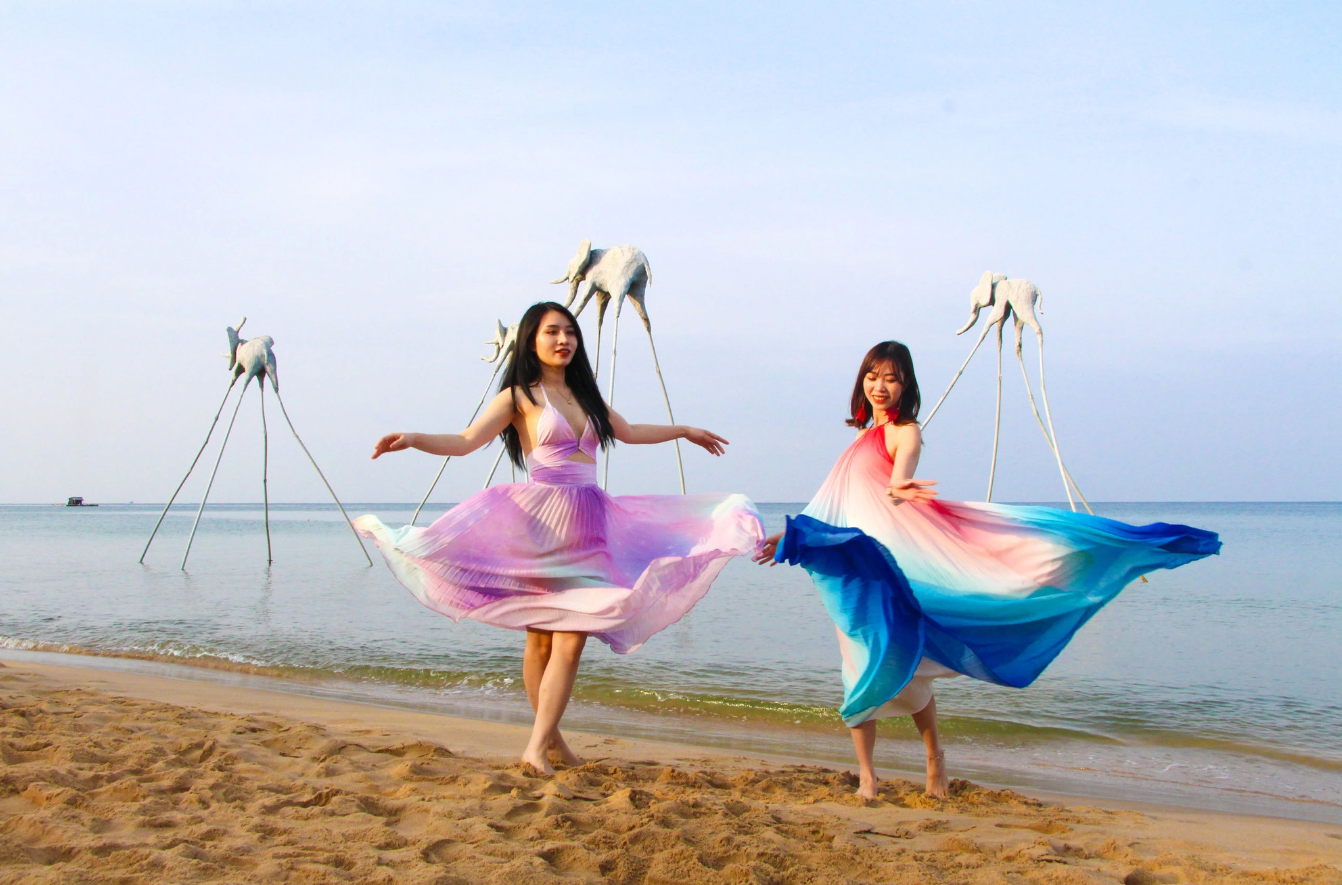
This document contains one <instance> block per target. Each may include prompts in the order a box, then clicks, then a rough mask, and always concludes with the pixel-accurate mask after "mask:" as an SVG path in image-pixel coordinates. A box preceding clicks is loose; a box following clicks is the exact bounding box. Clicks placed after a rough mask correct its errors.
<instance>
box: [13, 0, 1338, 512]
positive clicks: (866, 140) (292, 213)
mask: <svg viewBox="0 0 1342 885" xmlns="http://www.w3.org/2000/svg"><path fill="white" fill-rule="evenodd" d="M1339 46H1342V12H1340V11H1339V7H1338V6H1336V5H1335V4H1297V5H1294V6H1289V7H1288V6H1283V5H1280V4H1226V3H1215V4H1212V3H1208V4H1179V5H1176V4H1168V3H1160V4H1154V3H1152V4H1141V3H1121V4H1120V3H1115V4H1108V5H1097V4H1062V3H1059V4H1020V3H1010V4H965V3H959V4H947V3H929V4H921V5H901V6H898V7H894V6H893V5H892V4H872V5H860V4H842V3H840V4H835V3H827V4H811V5H801V4H726V3H720V2H715V3H711V4H710V3H706V4H688V3H679V4H647V5H639V4H630V3H619V4H601V3H584V4H581V5H571V6H566V7H561V6H556V5H554V4H536V5H529V4H492V5H484V4H482V5H476V6H461V7H454V6H451V5H448V4H430V3H418V4H417V3H376V4H375V3H344V4H338V3H300V2H286V3H272V4H262V3H207V2H199V3H188V2H154V3H117V4H105V3H60V2H50V0H43V2H31V3H16V2H2V3H0V83H2V84H3V88H2V89H0V302H3V306H4V310H3V315H4V318H5V321H6V323H5V325H6V332H7V334H6V336H5V337H6V342H7V343H6V352H7V356H8V360H7V364H8V366H9V383H8V384H7V385H6V389H5V392H4V394H3V396H0V456H3V459H4V463H5V464H6V465H7V469H6V470H4V471H3V472H0V501H7V502H25V501H48V500H58V499H61V498H63V497H64V496H66V495H71V494H83V495H85V496H87V497H88V498H89V499H90V500H103V501H124V500H136V501H162V500H164V499H165V498H166V497H167V495H168V494H169V493H170V492H171V490H172V488H173V487H174V486H175V485H176V482H177V480H178V479H179V478H180V476H181V474H182V472H183V471H184V470H185V469H186V466H187V464H188V463H189V461H190V458H191V456H192V455H193V454H194V452H195V449H196V447H197V446H198V445H199V442H200V440H201V439H202V438H203V437H204V433H205V430H206V427H207V426H208V423H209V419H210V417H211V416H212V415H213V413H214V409H215V407H216V405H217V403H218V399H219V397H220V396H222V394H223V390H224V388H225V387H226V385H227V373H226V371H225V363H224V360H222V359H221V358H220V357H219V356H218V355H219V354H220V353H222V352H223V350H224V347H225V337H224V331H223V328H224V326H225V325H227V324H230V323H233V322H236V321H237V319H238V318H239V317H240V316H242V315H244V314H245V315H246V316H248V317H249V320H248V324H247V328H246V330H245V332H244V334H270V335H272V336H274V338H275V340H276V353H277V356H278V359H279V366H280V377H281V379H282V390H283V392H284V394H285V399H286V402H287V403H288V405H289V410H290V413H291V414H292V416H293V417H294V419H295V421H296V422H297V423H298V426H299V429H300V431H301V432H303V434H304V437H305V439H306V440H307V442H308V443H309V445H310V447H311V448H312V449H313V452H314V454H316V455H317V457H318V459H319V460H320V461H321V463H322V465H323V467H324V468H325V469H326V470H327V473H328V475H329V476H330V478H331V480H332V482H333V483H334V484H335V486H336V489H337V490H338V491H339V492H340V493H341V495H342V497H343V498H345V499H348V500H356V501H357V500H363V501H368V500H375V501H392V500H414V499H418V497H419V496H420V494H422V492H423V489H424V488H425V487H426V485H427V483H428V481H429V479H430V478H431V476H432V474H433V472H434V470H435V469H436V462H435V461H434V459H431V458H429V457H428V456H423V455H404V456H400V457H398V458H388V459H384V460H380V461H378V462H376V463H373V462H370V461H368V460H367V453H368V451H369V450H370V448H371V444H372V441H373V440H374V439H375V438H376V437H377V436H378V435H379V434H381V433H382V432H385V431H388V430H394V429H414V430H456V429H459V428H460V426H461V425H462V424H463V422H464V420H465V418H466V417H467V415H468V414H469V412H470V409H471V407H472V406H473V405H474V403H475V400H476V399H477V398H478V396H479V394H480V391H481V389H482V386H483V385H484V383H485V381H486V379H487V378H488V372H489V367H488V366H487V365H486V364H484V363H482V362H480V361H479V359H478V357H479V355H480V354H482V353H483V352H484V348H483V345H482V343H481V342H483V340H484V339H486V338H487V337H489V335H490V333H491V329H492V327H493V322H494V320H495V319H496V318H502V319H504V320H505V321H508V320H511V319H515V318H516V316H517V315H518V314H520V312H521V310H522V309H524V308H525V307H526V305H528V304H530V303H531V302H533V301H536V300H541V299H543V298H552V297H558V296H560V295H562V290H561V288H560V287H557V286H556V287H551V286H548V285H546V281H548V280H549V279H552V278H554V277H556V276H559V275H560V274H561V273H562V272H563V268H564V266H565V264H566V263H567V262H568V259H569V257H570V256H571V255H572V253H573V251H574V249H575V248H576V246H577V243H578V241H579V240H581V239H582V238H584V237H588V238H590V239H592V241H593V242H594V243H595V244H596V245H597V246H599V247H600V246H609V245H615V244H619V243H626V242H627V243H634V244H636V245H638V246H639V247H641V248H642V249H643V250H644V251H645V252H646V253H647V254H648V256H649V258H650V261H651V264H652V268H653V283H652V286H651V289H650V291H649V296H648V305H649V311H650V312H651V314H652V316H653V322H654V331H655V332H656V334H657V341H658V352H659V354H660V356H661V358H662V362H663V369H664V370H665V372H666V376H667V381H668V385H669V387H670V390H671V396H672V401H673V404H674V405H675V406H676V408H677V417H678V418H680V420H682V421H685V422H689V423H696V424H700V425H703V426H707V427H710V428H712V429H715V430H717V431H719V432H721V433H723V434H724V435H726V436H727V437H728V438H729V439H731V440H732V442H733V446H732V448H731V453H730V454H729V456H728V457H726V458H724V459H722V460H720V461H712V460H711V459H709V458H708V457H707V456H702V455H699V454H697V453H694V452H688V451H687V452H686V470H687V474H688V476H689V482H690V486H691V488H692V489H695V490H703V491H707V490H736V491H742V492H745V493H747V494H749V495H751V496H753V497H755V498H757V499H759V500H765V501H772V500H804V499H805V498H807V497H809V495H810V494H811V492H812V491H813V490H814V488H815V487H816V486H817V485H818V483H819V481H820V480H821V479H822V478H823V476H824V474H825V472H826V471H827V470H828V469H829V466H830V465H831V464H832V463H833V460H834V458H835V457H836V456H837V455H838V453H839V451H840V450H841V449H842V448H843V446H844V445H845V444H846V441H847V439H848V431H847V430H846V428H844V427H843V425H842V419H843V417H844V412H845V404H846V401H847V396H848V391H849V389H850V387H851V384H852V378H853V375H854V373H855V370H856V366H857V363H858V361H859V359H860V358H861V355H862V353H863V352H864V351H865V349H866V348H867V347H868V346H870V345H871V344H873V343H875V342H876V341H878V340H881V339H884V338H898V339H900V340H903V341H905V342H906V343H908V344H909V345H910V347H911V348H912V349H913V352H914V356H915V359H916V360H917V366H918V371H919V376H920V380H921V381H922V384H923V390H924V397H925V399H926V400H927V401H928V402H929V403H930V402H932V401H935V399H936V398H937V397H938V396H939V395H940V393H941V390H942V389H943V388H944V387H945V385H946V383H947V382H948V381H949V379H950V376H951V374H952V373H953V372H954V370H955V368H956V367H957V366H958V365H959V362H960V361H961V360H962V359H963V358H964V355H965V354H967V353H968V348H969V347H970V345H971V344H972V341H971V340H968V338H969V336H964V337H961V338H956V337H955V335H954V332H955V330H956V329H958V328H959V327H960V325H961V324H962V323H963V322H964V320H965V318H966V316H967V312H968V309H967V305H968V297H969V291H970V289H971V288H972V287H973V285H974V283H975V281H976V280H977V279H978V276H979V274H981V273H982V272H983V271H984V270H988V269H992V270H995V271H1000V272H1004V273H1007V274H1009V275H1011V276H1013V277H1028V278H1030V279H1031V280H1033V281H1034V282H1035V283H1036V284H1038V286H1039V287H1040V288H1041V289H1042V290H1043V292H1044V293H1045V298H1044V306H1045V311H1044V314H1043V316H1042V320H1043V323H1044V328H1045V331H1046V334H1047V335H1048V343H1047V346H1046V356H1047V363H1048V371H1049V380H1050V384H1049V389H1050V393H1051V395H1052V402H1053V406H1054V417H1055V420H1056V424H1057V428H1058V432H1059V437H1060V442H1061V444H1062V447H1063V454H1064V456H1065V457H1066V458H1067V460H1068V463H1069V466H1070V468H1071V470H1072V473H1073V474H1074V475H1075V476H1076V478H1077V480H1078V482H1080V483H1081V486H1082V488H1083V489H1084V490H1085V491H1086V493H1087V494H1088V495H1089V496H1090V497H1092V498H1093V499H1099V500H1255V499H1267V500H1290V499H1302V500H1319V499H1337V498H1339V497H1342V466H1339V457H1338V455H1337V451H1338V443H1337V434H1338V431H1339V424H1340V423H1342V422H1339V418H1338V416H1339V414H1342V395H1339V393H1338V385H1337V383H1336V379H1337V377H1338V375H1339V370H1342V346H1339V345H1340V344H1342V333H1339V330H1338V322H1339V311H1338V310H1337V309H1336V307H1335V305H1336V302H1337V297H1336V294H1335V293H1336V292H1338V291H1339V288H1342V282H1339V280H1342V276H1340V275H1339V270H1340V269H1342V264H1340V263H1339V261H1338V259H1337V254H1338V252H1339V240H1340V239H1342V237H1340V236H1339V234H1342V94H1340V93H1342V62H1340V59H1339V55H1340V53H1339V49H1338V47H1339ZM584 319H585V320H586V321H589V322H590V320H591V319H594V318H587V317H585V318H584ZM624 319H625V320H626V321H630V320H632V319H633V318H632V315H631V314H626V316H625V317H624ZM623 326H624V327H623V329H622V334H621V338H620V341H621V355H620V374H619V383H618V387H617V395H616V407H617V408H618V409H620V410H621V411H622V412H623V413H624V414H625V415H626V416H627V417H629V418H631V419H634V420H650V421H656V420H659V419H660V418H661V417H662V416H663V415H664V411H663V409H662V406H661V402H660V395H659V394H658V393H657V389H656V387H655V381H654V378H653V376H652V372H651V365H650V360H649V356H648V347H647V341H646V336H645V335H644V334H643V331H642V329H641V328H640V327H639V326H638V324H637V322H636V321H632V322H625V323H624V324H623ZM608 328H609V327H608ZM590 331H591V330H590V329H589V333H590ZM1027 356H1030V357H1031V360H1032V359H1033V349H1032V348H1029V349H1027ZM992 358H993V356H992V353H991V352H990V351H988V350H985V351H983V352H981V354H980V356H979V357H977V358H976V362H975V363H974V364H972V365H971V367H970V370H969V372H967V373H966V376H965V378H964V379H963V380H962V381H961V384H960V386H959V387H957V389H956V391H955V393H954V394H952V397H951V399H950V400H949V402H948V405H947V406H946V407H944V409H943V411H942V413H941V414H939V415H938V416H937V419H936V421H935V422H934V423H933V425H932V427H931V428H930V429H929V432H928V434H927V454H926V456H925V459H924V466H923V468H922V469H921V471H920V473H922V474H924V475H926V476H929V477H931V478H935V479H938V480H940V481H941V483H942V488H943V491H944V492H945V493H946V494H948V495H950V496H952V497H957V498H969V499H973V498H981V497H982V495H983V492H984V487H985V485H986V478H987V469H988V456H989V450H990V446H991V432H992V409H993V404H992V397H993V368H992ZM1031 366H1032V371H1033V366H1034V363H1033V362H1031ZM1005 369H1006V374H1005V392H1004V400H1005V407H1004V412H1005V415H1004V430H1003V442H1002V461H1001V466H1000V468H999V482H1000V484H999V487H998V496H997V497H998V498H999V500H1041V499H1042V500H1057V499H1058V498H1060V492H1061V488H1060V483H1059V481H1058V479H1057V474H1056V470H1055V468H1054V467H1053V466H1052V464H1051V461H1050V459H1049V457H1048V453H1047V450H1046V449H1045V448H1044V443H1043V440H1042V437H1041V436H1040V435H1039V433H1038V431H1037V429H1035V427H1034V424H1033V418H1032V417H1031V415H1030V412H1029V408H1028V404H1027V403H1026V401H1025V398H1024V392H1023V390H1022V388H1021V382H1020V376H1019V369H1017V368H1016V367H1015V365H1014V362H1013V363H1009V364H1007V366H1006V367H1005ZM603 385H604V382H603ZM254 396H255V394H254V392H253V393H252V394H251V397H252V398H253V402H252V403H251V407H250V408H248V407H246V406H244V408H243V417H242V418H240V419H239V426H238V428H237V429H236V430H235V431H234V435H233V439H232V441H231V442H230V448H229V453H228V455H226V457H225V460H224V466H223V468H221V471H220V480H219V482H218V484H217V486H216V499H217V500H221V501H227V500H233V501H239V500H245V501H254V500H257V499H259V497H260V490H259V474H260V433H259V424H258V420H257V417H258V416H257V415H256V406H255V401H254ZM272 429H279V428H272ZM217 440H218V437H216V442H217ZM271 448H272V476H271V483H270V488H271V493H272V495H273V496H274V497H275V498H276V499H278V500H308V501H311V500H321V498H322V495H323V492H322V490H321V487H320V486H319V485H318V483H317V481H316V479H315V476H311V475H309V474H310V469H309V468H308V467H307V466H306V464H305V463H304V462H302V461H301V458H302V456H301V453H300V452H299V451H298V449H297V446H296V445H294V444H293V442H292V440H291V439H288V438H286V436H285V435H284V434H281V433H273V434H272V446H271ZM492 455H493V452H492V450H491V451H489V452H486V453H480V454H478V455H476V456H473V457H472V458H470V459H467V460H465V461H463V462H461V463H454V464H452V465H451V466H449V468H448V471H447V475H446V479H445V482H444V485H443V486H442V487H441V489H442V491H441V492H440V493H439V494H438V495H436V496H435V497H436V498H438V499H439V500H457V499H459V498H461V497H463V496H465V495H467V494H469V493H470V492H471V491H472V490H474V489H475V488H477V487H478V486H479V484H480V482H481V481H482V479H483V476H484V474H485V472H486V471H487V470H488V466H489V462H490V461H492ZM673 464H674V462H673V459H672V456H671V453H670V451H669V450H655V449H654V450H651V451H634V450H630V449H622V450H621V451H620V452H619V453H618V454H617V460H616V461H615V462H614V466H613V468H612V486H613V490H614V491H617V492H622V493H630V492H665V491H671V490H672V489H673V487H674V472H673ZM203 484H204V476H203V475H202V476H198V477H197V478H196V480H195V481H194V482H193V484H192V485H190V486H188V488H187V491H186V492H185V493H184V496H185V498H186V499H188V500H197V499H198V496H199V490H200V489H201V488H203Z"/></svg>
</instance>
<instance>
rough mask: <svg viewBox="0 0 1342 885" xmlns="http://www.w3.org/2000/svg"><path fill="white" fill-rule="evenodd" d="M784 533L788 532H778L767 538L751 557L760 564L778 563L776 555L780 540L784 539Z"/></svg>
mask: <svg viewBox="0 0 1342 885" xmlns="http://www.w3.org/2000/svg"><path fill="white" fill-rule="evenodd" d="M784 534H786V533H785V532H778V533H777V534H773V535H770V536H769V537H767V538H765V539H764V543H763V544H761V545H760V549H758V550H756V551H755V555H754V556H752V557H750V558H751V559H753V560H754V561H755V562H758V563H759V564H760V565H778V562H777V561H776V560H775V559H774V555H775V554H776V553H778V542H779V541H781V540H783V535H784Z"/></svg>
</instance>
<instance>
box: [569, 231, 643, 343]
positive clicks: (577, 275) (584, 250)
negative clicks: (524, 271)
mask: <svg viewBox="0 0 1342 885" xmlns="http://www.w3.org/2000/svg"><path fill="white" fill-rule="evenodd" d="M651 281H652V268H651V267H650V266H649V265H648V257H647V256H646V255H644V254H643V252H642V250H641V249H639V248H638V247H636V246H612V247H611V248H609V249H593V248H592V241H591V240H583V241H582V243H580V244H579V245H578V254H576V255H574V256H573V260H572V261H570V262H569V263H568V270H567V271H566V272H565V273H564V275H563V276H562V277H560V278H559V279H557V280H551V281H550V282H551V283H552V284H559V283H568V300H567V301H565V302H564V306H565V307H572V306H573V302H574V300H575V299H577V298H578V289H579V286H580V285H581V284H582V283H584V282H586V283H587V288H586V290H584V291H583V294H582V298H581V300H579V301H578V306H577V308H576V309H574V311H573V315H574V316H577V315H578V314H580V313H582V311H583V308H584V307H586V306H587V302H588V301H590V300H591V299H592V296H593V295H595V296H596V308H597V314H596V337H597V354H598V355H597V361H598V362H600V359H601V357H600V353H601V346H600V345H601V323H602V320H603V319H604V318H605V315H606V307H607V305H609V304H610V300H611V298H612V297H613V298H615V299H616V302H615V313H616V315H617V316H618V315H619V312H620V306H621V305H622V304H623V302H624V299H625V296H628V297H629V300H630V301H632V302H633V303H634V310H636V311H637V312H638V316H639V318H640V319H641V320H643V326H644V327H645V328H646V329H647V330H648V332H649V334H651V333H652V324H651V323H649V322H648V311H647V308H646V307H645V305H644V303H643V299H644V297H645V296H646V294H647V289H648V283H649V282H651Z"/></svg>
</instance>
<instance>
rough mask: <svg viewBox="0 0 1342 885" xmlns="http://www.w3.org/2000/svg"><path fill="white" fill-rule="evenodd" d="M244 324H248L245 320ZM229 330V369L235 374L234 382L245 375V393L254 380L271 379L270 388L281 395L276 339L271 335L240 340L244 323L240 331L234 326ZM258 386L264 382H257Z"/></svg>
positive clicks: (243, 383)
mask: <svg viewBox="0 0 1342 885" xmlns="http://www.w3.org/2000/svg"><path fill="white" fill-rule="evenodd" d="M243 322H246V321H245V320H244V321H243ZM226 328H227V329H228V368H229V369H231V370H232V372H233V380H234V381H236V380H237V379H238V377H239V376H242V375H245V376H246V378H245V379H244V380H243V382H242V388H243V391H244V392H245V391H246V389H247V385H248V384H250V383H251V382H252V379H253V378H266V377H268V378H270V386H271V387H272V388H273V389H274V390H275V392H276V393H279V390H280V377H279V375H278V374H276V371H275V351H274V349H273V348H274V346H275V339H274V338H271V337H270V336H269V335H258V336H257V337H255V338H239V337H238V329H241V328H242V323H239V324H238V329H234V328H233V327H232V326H228V327H226ZM257 383H258V384H261V383H262V382H261V381H260V380H258V381H257Z"/></svg>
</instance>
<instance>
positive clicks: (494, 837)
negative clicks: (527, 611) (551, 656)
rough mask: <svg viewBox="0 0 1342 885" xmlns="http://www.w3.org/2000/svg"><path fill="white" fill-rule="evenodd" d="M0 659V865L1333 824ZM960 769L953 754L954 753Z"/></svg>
mask: <svg viewBox="0 0 1342 885" xmlns="http://www.w3.org/2000/svg"><path fill="white" fill-rule="evenodd" d="M526 733H527V730H526V729H525V728H522V727H518V726H516V725H509V724H502V723H491V722H482V721H476V720H469V719H458V718H451V717H446V716H441V715H433V714H427V713H415V712H408V711H404V710H396V709H387V708H382V707H374V706H365V705H359V704H352V703H342V702H336V701H327V700H321V699H315V698H309V697H302V696H296V695H291V694H285V693H280V692H271V691H264V690H258V689H254V688H239V687H232V686H225V685H216V684H209V683H201V682H196V681H185V680H175V679H169V678H163V677H158V676H146V675H140V674H131V673H119V672H111V671H107V670H93V669H87V668H81V667H66V666H52V665H48V664H35V663H27V662H23V663H17V662H8V663H5V664H0V756H2V757H3V758H2V760H0V761H2V762H3V764H2V765H0V883H11V882H13V883H19V882H23V883H47V882H50V883H56V882H61V883H66V882H117V883H138V882H145V883H149V882H154V883H161V882H174V883H175V882H182V883H194V882H360V883H362V882H372V883H380V882H388V883H390V882H414V883H419V882H424V883H439V885H460V883H471V882H498V883H532V882H535V883H541V882H585V881H586V882H600V881H609V882H617V883H647V885H654V883H841V882H843V883H846V882H872V883H875V882H884V883H922V882H966V883H1018V882H1029V883H1035V882H1038V883H1087V882H1088V883H1101V882H1106V883H1112V882H1124V883H1129V885H1140V883H1158V882H1208V883H1211V882H1217V883H1220V882H1228V883H1257V882H1281V883H1288V882H1289V883H1315V882H1318V883H1335V885H1342V826H1337V825H1330V824H1321V823H1312V822H1305V821H1293V820H1283V819H1274V818H1261V817H1250V816H1243V815H1231V814H1216V813H1210V812H1204V811H1190V810H1184V809H1177V808H1163V807H1155V806H1134V805H1122V804H1120V803H1112V802H1101V801H1088V800H1084V799H1075V798H1060V797H1047V798H1046V799H1041V798H1039V797H1031V796H1027V795H1024V794H1022V793H1018V792H1013V791H1008V790H994V789H990V788H987V787H983V786H979V785H976V784H972V783H969V782H967V781H954V782H953V784H952V793H953V795H952V797H951V798H950V799H947V800H934V799H930V798H928V797H927V796H925V795H924V794H923V791H922V789H921V787H920V786H919V785H916V784H914V783H911V782H909V781H904V780H896V779H892V780H887V781H885V782H884V783H883V793H882V796H881V798H880V799H879V800H877V801H871V802H868V801H864V800H861V799H858V798H857V797H855V796H854V795H853V789H854V788H855V786H856V781H855V778H854V777H853V775H852V774H851V772H848V771H844V770H838V769H833V768H824V767H819V766H815V765H804V764H796V763H792V762H789V761H787V760H781V759H761V758H758V757H745V756H741V755H734V754H731V753H725V752H721V751H710V750H705V749H703V748H696V747H691V746H685V745H675V744H665V743H655V742H651V741H638V740H626V739H622V738H617V737H611V736H603V735H596V734H573V735H570V741H571V743H572V744H573V745H574V747H575V749H577V751H578V752H579V753H582V754H583V755H584V756H585V757H586V758H587V759H588V761H587V763H586V764H584V765H582V766H580V767H577V768H572V769H567V770H561V771H560V772H559V773H558V774H557V775H556V776H554V777H553V778H543V777H537V776H534V773H533V772H531V771H530V770H528V769H524V768H523V767H522V766H520V765H518V764H517V763H516V761H515V758H516V754H517V753H518V752H520V750H521V748H522V747H523V745H524V744H525V741H526ZM952 764H953V760H952Z"/></svg>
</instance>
